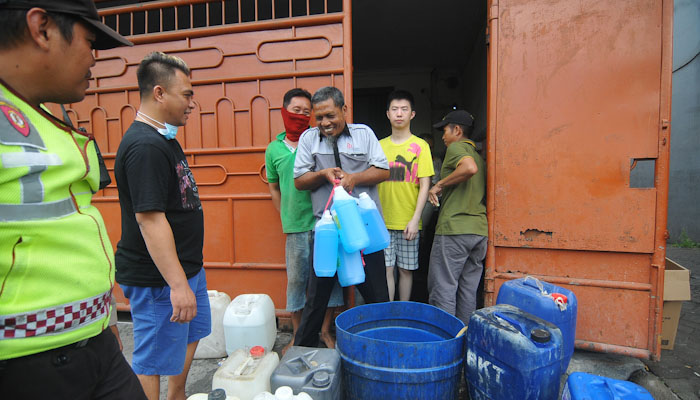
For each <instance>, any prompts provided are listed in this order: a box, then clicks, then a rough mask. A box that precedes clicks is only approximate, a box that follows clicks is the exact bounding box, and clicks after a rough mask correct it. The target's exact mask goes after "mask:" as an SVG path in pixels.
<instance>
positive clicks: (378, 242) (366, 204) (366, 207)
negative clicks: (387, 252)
mask: <svg viewBox="0 0 700 400" xmlns="http://www.w3.org/2000/svg"><path fill="white" fill-rule="evenodd" d="M357 205H358V208H359V210H360V216H361V217H362V221H363V222H364V224H365V229H366V230H367V236H369V245H368V246H367V247H366V248H365V250H364V254H372V253H375V252H377V251H379V250H384V249H386V248H387V247H388V246H389V242H390V238H389V231H388V230H387V229H386V224H385V223H384V218H382V215H381V214H380V213H379V209H378V208H377V204H376V203H375V202H374V200H372V198H371V197H369V195H368V194H367V193H365V192H362V193H360V198H359V200H358V204H357Z"/></svg>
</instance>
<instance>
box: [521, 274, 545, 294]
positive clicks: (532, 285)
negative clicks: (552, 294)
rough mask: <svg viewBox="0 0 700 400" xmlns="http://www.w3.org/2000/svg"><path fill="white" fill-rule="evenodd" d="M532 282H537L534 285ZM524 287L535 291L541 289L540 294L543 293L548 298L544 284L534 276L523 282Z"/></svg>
mask: <svg viewBox="0 0 700 400" xmlns="http://www.w3.org/2000/svg"><path fill="white" fill-rule="evenodd" d="M530 280H533V281H535V282H534V283H532V282H530ZM523 285H527V286H530V287H532V288H535V289H539V291H540V293H542V295H543V296H546V295H547V294H548V293H547V291H546V290H544V285H542V282H541V281H540V280H539V279H537V278H535V277H534V276H530V275H528V276H526V277H525V280H524V281H523Z"/></svg>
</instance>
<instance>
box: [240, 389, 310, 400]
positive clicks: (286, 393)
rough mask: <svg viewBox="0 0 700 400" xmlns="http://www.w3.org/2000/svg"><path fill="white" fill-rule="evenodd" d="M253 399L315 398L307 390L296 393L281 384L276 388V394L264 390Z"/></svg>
mask: <svg viewBox="0 0 700 400" xmlns="http://www.w3.org/2000/svg"><path fill="white" fill-rule="evenodd" d="M253 400H313V399H312V398H311V396H309V395H308V394H307V393H306V392H301V393H299V394H298V395H296V396H295V395H294V391H292V388H290V387H289V386H280V387H278V388H277V390H275V394H272V393H270V392H263V393H260V394H258V395H257V396H255V397H253Z"/></svg>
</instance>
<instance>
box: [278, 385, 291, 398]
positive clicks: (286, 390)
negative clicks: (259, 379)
mask: <svg viewBox="0 0 700 400" xmlns="http://www.w3.org/2000/svg"><path fill="white" fill-rule="evenodd" d="M292 398H294V391H293V390H292V388H290V387H289V386H280V387H278V388H277V390H275V399H277V400H288V399H289V400H291V399H292Z"/></svg>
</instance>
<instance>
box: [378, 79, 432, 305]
mask: <svg viewBox="0 0 700 400" xmlns="http://www.w3.org/2000/svg"><path fill="white" fill-rule="evenodd" d="M413 104H414V103H413V96H412V95H411V93H409V92H407V91H404V90H396V91H394V92H392V93H390V94H389V97H388V99H387V111H386V116H387V118H388V119H389V122H390V123H391V136H389V137H386V138H384V139H382V140H380V141H379V144H380V145H381V146H382V149H383V150H384V154H385V155H386V158H387V160H388V161H389V171H390V176H389V180H387V181H385V182H382V183H380V184H379V185H378V188H379V201H380V202H381V203H382V211H383V214H384V221H385V222H386V227H387V229H389V235H390V236H391V243H390V244H389V247H387V248H386V249H385V250H384V258H385V262H386V281H387V285H388V289H389V300H391V301H393V300H394V288H395V283H394V266H397V265H398V267H399V300H401V301H408V300H409V298H410V297H411V288H412V286H413V271H414V270H416V269H418V243H419V230H420V228H421V226H420V225H421V221H420V217H421V213H422V212H423V207H424V206H425V202H426V199H427V198H428V190H430V177H432V176H433V174H434V171H433V159H432V156H431V155H430V147H429V146H428V143H426V142H425V140H423V139H421V138H419V137H417V136H415V135H413V134H412V133H411V120H412V119H413V117H415V116H416V112H415V111H414V110H413Z"/></svg>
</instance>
